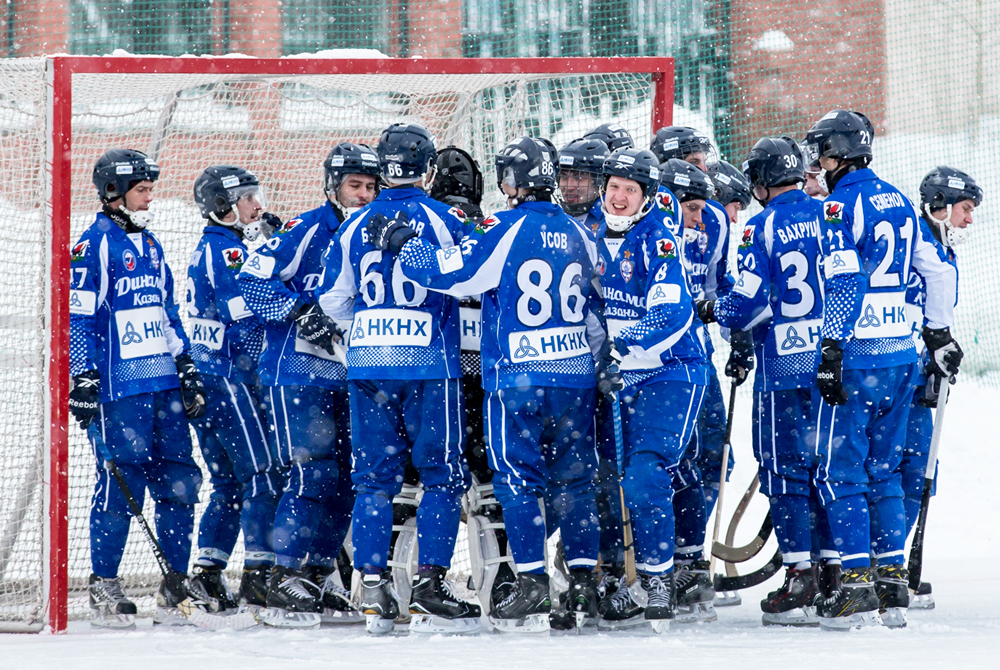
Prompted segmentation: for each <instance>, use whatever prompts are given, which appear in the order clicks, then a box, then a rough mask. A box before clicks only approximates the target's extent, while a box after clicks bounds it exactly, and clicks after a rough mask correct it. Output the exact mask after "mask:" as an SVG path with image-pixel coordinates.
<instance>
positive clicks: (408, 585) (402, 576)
mask: <svg viewBox="0 0 1000 670" xmlns="http://www.w3.org/2000/svg"><path fill="white" fill-rule="evenodd" d="M422 494H423V491H422V490H421V489H420V487H419V486H410V485H408V484H404V485H403V488H402V489H401V490H400V492H399V493H398V494H397V495H396V496H395V497H394V498H393V499H392V538H391V539H390V540H389V557H388V560H387V563H386V564H387V565H388V567H389V569H390V570H391V571H392V582H393V585H394V586H395V588H396V595H397V596H399V600H400V607H404V606H405V607H407V608H408V607H409V606H410V591H411V590H412V588H413V576H414V575H415V574H417V566H418V563H417V561H418V555H417V507H418V506H419V505H420V498H421V496H422Z"/></svg>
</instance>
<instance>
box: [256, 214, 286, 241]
mask: <svg viewBox="0 0 1000 670" xmlns="http://www.w3.org/2000/svg"><path fill="white" fill-rule="evenodd" d="M283 225H284V224H283V223H281V219H279V218H278V216H277V215H276V214H271V212H264V213H263V214H261V215H260V232H261V234H262V235H263V236H264V239H265V240H269V239H271V236H272V235H274V234H275V233H276V232H278V231H279V230H281V226H283Z"/></svg>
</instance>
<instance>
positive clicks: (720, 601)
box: [712, 591, 743, 607]
mask: <svg viewBox="0 0 1000 670" xmlns="http://www.w3.org/2000/svg"><path fill="white" fill-rule="evenodd" d="M712 604H713V605H715V606H716V607H736V606H738V605H742V604H743V598H742V597H741V596H740V594H739V592H738V591H721V592H719V591H716V592H715V600H713V601H712Z"/></svg>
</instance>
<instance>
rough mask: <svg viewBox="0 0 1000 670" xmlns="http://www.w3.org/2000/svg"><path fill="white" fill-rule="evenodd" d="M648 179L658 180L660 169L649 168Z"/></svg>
mask: <svg viewBox="0 0 1000 670" xmlns="http://www.w3.org/2000/svg"><path fill="white" fill-rule="evenodd" d="M649 178H650V179H659V178H660V169H659V168H649Z"/></svg>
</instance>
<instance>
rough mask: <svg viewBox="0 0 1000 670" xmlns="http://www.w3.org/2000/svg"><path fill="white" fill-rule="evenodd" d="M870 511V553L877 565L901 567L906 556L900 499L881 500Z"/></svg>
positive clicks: (904, 522) (903, 509)
mask: <svg viewBox="0 0 1000 670" xmlns="http://www.w3.org/2000/svg"><path fill="white" fill-rule="evenodd" d="M869 507H870V509H871V543H872V553H873V554H875V558H876V560H877V561H878V564H879V565H902V563H903V558H904V557H905V554H906V511H905V508H904V506H903V499H902V498H881V499H879V500H877V501H876V502H874V503H872V504H870V505H869Z"/></svg>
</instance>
